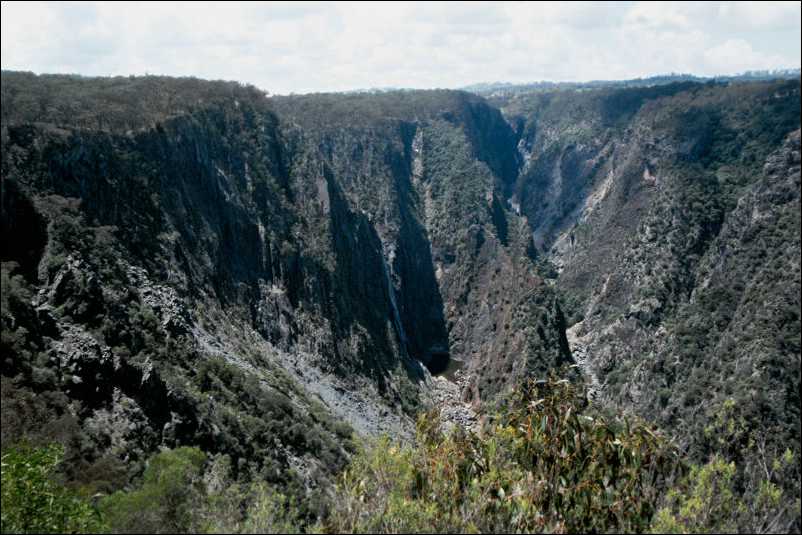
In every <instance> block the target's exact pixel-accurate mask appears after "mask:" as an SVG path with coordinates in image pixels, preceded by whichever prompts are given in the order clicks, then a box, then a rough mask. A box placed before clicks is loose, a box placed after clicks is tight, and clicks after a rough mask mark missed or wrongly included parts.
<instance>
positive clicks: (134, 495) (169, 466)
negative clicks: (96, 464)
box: [100, 447, 206, 533]
mask: <svg viewBox="0 0 802 535" xmlns="http://www.w3.org/2000/svg"><path fill="white" fill-rule="evenodd" d="M205 462H206V454H204V453H203V452H202V451H200V450H199V449H197V448H188V447H181V448H177V449H174V450H166V451H163V452H161V453H158V454H157V455H155V456H154V457H152V458H151V459H150V461H149V462H148V467H147V468H146V469H145V474H144V476H143V481H142V486H141V487H140V488H139V489H137V490H133V491H130V492H123V491H118V492H115V493H114V494H112V495H111V496H108V497H106V498H104V499H103V500H102V502H101V504H100V509H101V511H102V512H103V514H104V515H105V516H106V518H107V519H108V522H109V525H110V526H111V528H112V529H113V530H114V531H115V532H119V533H185V532H192V531H197V526H196V525H195V524H196V523H197V520H198V519H199V515H198V514H197V511H198V510H199V509H200V508H201V506H202V505H203V499H204V489H203V484H202V477H201V476H202V469H203V465H204V463H205Z"/></svg>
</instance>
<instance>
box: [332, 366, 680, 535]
mask: <svg viewBox="0 0 802 535" xmlns="http://www.w3.org/2000/svg"><path fill="white" fill-rule="evenodd" d="M582 405H583V398H582V396H580V395H579V394H578V392H577V391H576V390H575V388H574V386H573V385H571V384H570V383H569V382H568V381H565V380H562V381H557V380H556V379H554V378H552V379H550V380H549V381H545V382H540V383H530V384H529V385H527V386H526V387H525V388H522V389H520V390H519V391H518V393H517V395H516V396H515V399H514V400H513V401H512V402H511V403H510V404H509V406H508V407H507V408H506V409H504V410H502V412H501V414H500V415H499V416H498V417H497V418H496V420H495V422H494V423H493V424H491V425H489V426H487V427H486V429H485V430H484V432H483V433H482V434H480V435H477V434H473V433H465V432H462V431H457V432H455V433H452V434H450V435H445V434H443V432H442V431H441V427H440V422H439V420H438V418H437V417H436V415H427V416H425V417H422V418H421V419H420V420H419V423H418V435H417V445H416V446H414V447H412V446H396V445H393V444H392V443H391V442H390V441H389V439H387V438H385V439H382V440H379V441H378V442H377V443H376V444H374V445H373V446H372V447H369V448H367V449H365V450H364V451H362V452H361V453H360V454H359V455H358V456H357V457H356V458H355V459H354V461H353V462H352V464H351V466H350V467H349V469H348V470H347V471H346V472H345V474H344V476H343V477H342V479H341V481H340V484H339V485H338V487H337V490H336V493H335V497H334V500H333V504H332V511H331V514H330V516H329V517H328V518H327V519H326V521H325V522H324V525H323V528H324V529H326V530H327V531H331V532H380V533H396V532H453V531H457V532H460V531H461V532H507V533H511V532H532V531H558V532H565V531H570V532H575V531H578V532H591V531H598V532H605V531H643V530H645V529H647V528H648V527H649V525H650V522H651V519H652V515H653V513H654V507H653V505H654V504H655V503H656V501H657V497H658V496H659V493H660V489H661V488H664V486H665V484H666V481H667V480H669V479H668V478H671V477H672V476H673V473H674V470H675V469H676V468H677V467H678V466H679V464H678V459H677V457H676V452H675V450H674V449H673V448H671V447H670V446H669V445H668V443H667V441H665V440H663V439H662V438H661V437H659V436H658V435H657V434H656V433H655V432H654V431H652V430H651V429H649V428H648V427H646V426H645V425H643V424H640V423H634V424H632V423H629V422H620V421H617V420H608V419H606V418H605V417H603V416H599V415H596V416H593V417H592V416H589V415H587V414H583V413H582V412H583V411H582V410H581V407H582Z"/></svg>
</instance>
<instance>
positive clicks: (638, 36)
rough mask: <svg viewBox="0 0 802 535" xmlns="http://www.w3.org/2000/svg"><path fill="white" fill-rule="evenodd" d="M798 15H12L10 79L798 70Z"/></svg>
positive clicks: (34, 10)
mask: <svg viewBox="0 0 802 535" xmlns="http://www.w3.org/2000/svg"><path fill="white" fill-rule="evenodd" d="M800 5H801V4H800V2H765V1H764V2H687V3H685V2H676V3H675V2H610V3H601V2H599V3H596V2H593V3H583V2H566V3H558V2H555V3H548V2H464V3H463V2H460V3H456V2H454V3H452V2H448V3H437V2H431V3H430V2H427V3H416V2H398V3H395V2H392V3H390V2H388V3H371V2H331V3H316V2H258V3H250V2H247V3H246V2H243V3H236V2H224V3H221V2H191V3H182V2H158V3H146V2H113V3H112V2H108V3H106V2H63V3H56V2H53V3H48V2H6V1H4V2H2V8H1V9H2V13H1V15H2V16H1V17H0V21H2V33H0V35H1V36H2V68H3V69H13V70H25V71H33V72H36V73H77V74H82V75H87V76H110V75H131V74H137V75H138V74H165V75H172V76H197V77H200V78H206V79H225V80H237V81H241V82H246V83H251V84H254V85H256V86H258V87H260V88H261V89H264V90H266V91H268V92H270V93H272V94H286V93H291V92H294V93H307V92H315V91H346V90H353V89H368V88H378V87H414V88H433V87H462V86H465V85H469V84H474V83H479V82H496V81H503V82H515V83H522V82H533V81H541V80H550V81H588V80H617V79H629V78H637V77H645V76H650V75H656V74H665V73H670V72H678V73H690V74H696V75H703V76H710V75H724V74H736V73H740V72H744V71H747V70H763V69H776V68H799V67H800V42H802V35H800V20H801V19H802V16H801V13H800Z"/></svg>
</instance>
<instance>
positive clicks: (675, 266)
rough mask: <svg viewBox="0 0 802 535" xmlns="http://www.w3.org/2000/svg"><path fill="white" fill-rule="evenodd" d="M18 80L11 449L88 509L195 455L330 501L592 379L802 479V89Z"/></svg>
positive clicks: (6, 403) (7, 433) (6, 380)
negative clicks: (38, 447) (387, 444)
mask: <svg viewBox="0 0 802 535" xmlns="http://www.w3.org/2000/svg"><path fill="white" fill-rule="evenodd" d="M2 76H3V84H2V92H3V93H2V97H3V98H2V145H3V150H2V179H3V183H2V225H3V233H2V240H3V242H2V277H3V280H2V282H3V302H2V331H3V338H2V354H3V370H2V396H3V404H2V418H3V420H2V423H3V425H2V432H3V435H2V437H3V442H4V443H7V442H11V441H15V440H18V439H19V438H20V437H23V436H27V437H31V438H34V439H37V440H57V441H60V442H63V443H67V444H70V449H69V455H70V458H69V463H68V465H69V466H70V467H71V468H70V470H72V472H71V473H70V474H68V475H69V476H70V477H71V478H73V479H75V480H76V481H79V482H80V481H84V482H87V483H88V482H92V484H93V485H106V486H107V487H108V488H116V487H119V486H120V485H122V484H124V483H125V482H126V481H129V480H130V478H131V476H133V475H135V474H136V473H137V472H138V471H139V470H141V468H142V462H143V461H144V459H145V458H147V456H148V455H149V454H150V453H152V452H153V451H155V450H156V449H157V448H158V447H160V446H175V445H181V444H192V445H198V446H200V447H201V448H203V449H204V450H205V451H207V452H210V453H214V454H226V455H229V456H230V457H231V459H232V461H233V464H232V466H234V467H235V472H237V475H238V477H243V478H249V477H258V478H264V479H267V480H269V481H274V482H277V483H280V484H282V485H284V486H285V487H290V488H293V489H296V490H297V489H301V490H302V491H303V492H305V493H309V492H313V491H314V489H318V488H321V484H322V483H324V482H325V480H327V479H329V478H330V477H331V476H332V474H333V473H335V472H337V471H338V470H339V468H340V467H342V466H343V464H344V463H345V462H346V460H347V459H348V457H349V455H350V450H351V449H352V447H353V438H352V435H351V432H352V430H356V431H357V432H358V433H359V435H376V434H379V433H383V432H387V433H390V434H391V435H394V436H399V437H405V436H408V435H409V432H410V429H411V424H412V416H414V415H415V414H416V412H417V411H418V410H419V409H420V408H421V407H425V406H427V404H429V403H431V400H432V399H433V400H434V402H435V403H439V402H443V400H447V403H448V404H449V407H448V409H449V411H450V413H451V414H454V415H455V418H454V421H460V422H461V423H462V424H463V425H476V418H475V413H474V410H480V409H481V408H482V406H483V405H485V404H488V403H490V404H492V403H493V402H495V401H497V400H499V399H503V397H504V394H505V393H507V392H508V391H509V390H510V389H512V388H515V386H516V385H518V384H519V383H520V382H521V381H522V380H523V379H525V378H527V377H532V376H537V377H540V376H543V375H544V374H545V373H547V372H548V371H549V370H551V369H554V368H557V367H559V366H561V365H563V364H570V363H572V362H574V359H575V360H576V362H577V363H578V364H580V367H581V368H582V370H583V371H584V374H585V378H586V379H587V380H589V381H590V382H591V390H592V392H593V395H594V396H595V397H596V399H597V400H598V401H600V402H602V403H604V404H608V405H611V406H613V407H617V408H621V409H625V410H627V411H634V412H636V413H638V414H640V415H641V416H644V417H646V418H648V419H650V420H653V421H656V422H658V423H660V424H661V425H663V426H664V427H665V428H666V429H668V430H670V431H671V432H672V433H674V434H675V435H676V436H677V437H678V440H679V441H680V442H681V443H682V444H683V445H685V446H687V448H688V450H689V451H690V452H691V453H692V454H693V455H694V456H696V457H704V456H706V455H708V454H710V453H711V452H724V453H727V454H728V455H729V457H730V458H732V457H733V455H736V454H737V455H741V456H742V457H743V458H746V459H754V458H756V457H755V456H754V452H753V451H752V450H750V448H753V446H752V445H754V444H758V443H759V444H761V447H763V448H764V450H765V449H766V448H769V449H771V448H775V449H776V448H779V447H780V446H781V445H782V444H790V447H791V448H792V449H793V450H794V451H795V452H796V453H797V454H798V452H799V420H800V418H799V409H798V407H799V373H800V372H799V367H800V361H799V350H800V347H799V346H800V340H799V338H800V334H799V333H800V317H799V306H800V302H799V290H800V268H799V254H800V227H799V211H800V207H799V206H800V203H799V113H800V107H799V106H800V104H799V102H800V91H799V82H798V81H792V82H770V83H763V82H761V83H751V84H733V85H729V86H727V85H721V84H704V85H703V84H695V83H683V84H671V85H666V86H660V87H651V88H648V87H647V88H634V89H609V88H608V89H600V90H598V91H581V92H579V91H577V92H574V91H555V92H538V93H518V94H514V95H512V96H509V97H503V98H502V97H498V98H495V99H491V100H490V101H487V100H485V99H483V98H480V97H477V96H474V95H470V94H467V93H464V92H459V91H403V92H393V93H386V94H356V95H342V94H338V95H326V94H324V95H307V96H302V97H274V98H266V97H265V96H264V95H263V94H262V93H261V92H259V91H257V90H255V89H254V88H249V87H244V86H240V85H238V84H234V83H222V82H203V81H199V80H193V79H169V78H159V77H144V78H131V79H128V78H114V79H83V78H74V77H63V76H41V77H37V76H34V75H30V74H25V73H8V72H4V73H3V75H2ZM432 373H433V374H442V375H443V377H438V378H437V379H436V380H432V379H431V377H430V374H432ZM450 379H454V381H449V380H450ZM468 404H470V405H472V406H469V405H468ZM728 419H730V420H733V421H736V422H738V426H735V427H734V428H733V429H732V430H727V429H724V431H722V430H721V429H719V428H717V427H716V426H717V425H719V423H720V422H724V423H726V422H728V421H729V420H728ZM711 422H712V423H711ZM717 422H718V423H717ZM721 425H724V424H721ZM725 427H726V426H725ZM727 433H729V434H727ZM359 435H357V436H359ZM766 437H767V438H766ZM761 439H762V440H763V442H760V440H761ZM733 444H734V445H733ZM728 448H730V449H729V450H728ZM98 481H103V482H104V483H102V484H101V483H98ZM796 495H798V491H797V493H796Z"/></svg>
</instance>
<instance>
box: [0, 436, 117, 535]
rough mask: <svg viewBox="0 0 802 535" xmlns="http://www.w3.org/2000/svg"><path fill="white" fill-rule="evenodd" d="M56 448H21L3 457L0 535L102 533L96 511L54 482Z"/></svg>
mask: <svg viewBox="0 0 802 535" xmlns="http://www.w3.org/2000/svg"><path fill="white" fill-rule="evenodd" d="M63 456H64V449H63V448H62V447H60V446H58V445H51V446H47V447H42V448H34V447H31V446H27V445H20V446H16V447H13V448H8V449H7V450H4V451H3V454H2V483H3V485H2V520H0V532H2V533H91V532H99V531H102V530H103V529H104V527H105V526H104V524H103V522H102V521H101V516H100V514H99V513H98V511H97V510H96V509H95V508H94V507H92V506H91V505H89V504H88V503H87V502H86V501H85V500H84V499H82V498H81V497H79V496H78V495H77V494H76V493H74V492H72V491H70V490H68V489H67V488H65V487H64V486H63V484H60V483H59V482H58V481H57V479H56V478H57V475H58V474H57V468H58V465H59V463H60V462H61V460H62V459H63Z"/></svg>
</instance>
